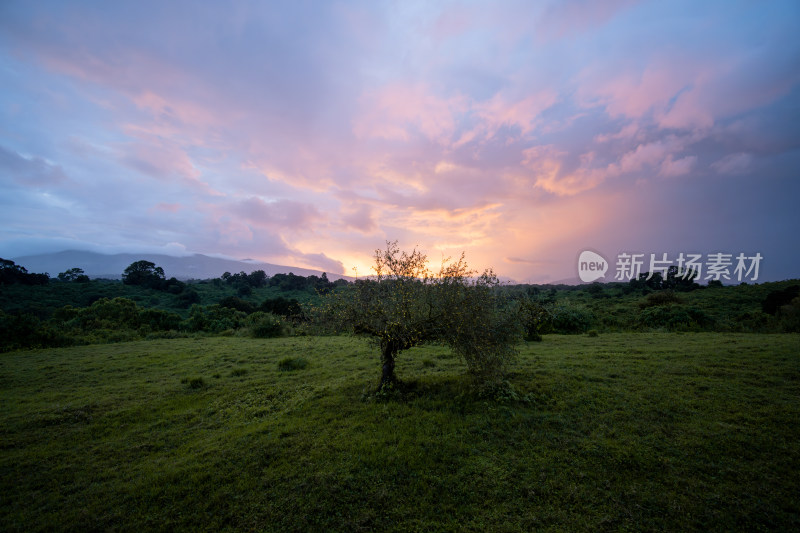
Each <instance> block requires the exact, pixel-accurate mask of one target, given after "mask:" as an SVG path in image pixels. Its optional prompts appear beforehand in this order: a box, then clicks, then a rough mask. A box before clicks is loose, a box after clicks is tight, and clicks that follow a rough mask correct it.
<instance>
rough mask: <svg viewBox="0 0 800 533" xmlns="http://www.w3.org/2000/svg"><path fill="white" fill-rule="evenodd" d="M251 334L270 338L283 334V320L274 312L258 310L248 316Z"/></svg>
mask: <svg viewBox="0 0 800 533" xmlns="http://www.w3.org/2000/svg"><path fill="white" fill-rule="evenodd" d="M248 323H249V325H250V336H251V337H254V338H256V339H270V338H273V337H280V336H281V335H283V321H282V320H281V318H280V317H279V316H276V315H273V314H272V313H264V312H263V311H257V312H255V313H253V314H252V315H250V317H249V318H248Z"/></svg>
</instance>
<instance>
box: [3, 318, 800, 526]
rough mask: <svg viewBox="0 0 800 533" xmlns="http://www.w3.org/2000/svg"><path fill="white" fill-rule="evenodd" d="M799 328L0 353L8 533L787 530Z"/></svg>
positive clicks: (796, 501) (232, 342)
mask: <svg viewBox="0 0 800 533" xmlns="http://www.w3.org/2000/svg"><path fill="white" fill-rule="evenodd" d="M799 353H800V335H798V334H745V333H663V332H640V333H602V334H600V335H599V336H588V335H569V336H564V335H545V336H544V340H543V341H542V342H536V343H526V344H523V345H522V346H521V353H520V355H519V358H518V360H517V362H516V363H515V364H514V365H513V366H512V367H511V369H510V370H511V372H510V374H509V375H508V383H507V384H506V385H505V386H504V387H501V388H500V389H498V390H497V391H494V392H492V391H487V390H486V389H477V388H475V387H474V386H473V385H472V384H471V382H470V379H469V377H468V376H467V375H465V365H464V363H463V362H462V361H461V360H460V359H458V358H455V357H453V356H452V355H451V354H450V353H449V351H448V350H447V349H446V348H444V347H439V346H426V347H419V348H414V349H412V350H409V351H407V352H403V353H402V354H401V355H400V358H399V359H398V365H397V373H398V376H399V377H400V378H401V379H402V380H404V382H405V386H404V387H403V388H402V390H401V391H399V392H397V393H396V394H388V395H382V396H379V397H376V396H375V395H374V394H373V392H374V390H375V386H376V384H377V380H378V378H379V372H380V369H379V363H378V353H377V351H376V350H375V348H374V347H372V346H370V345H369V344H367V343H366V342H364V341H362V340H358V339H355V338H352V337H345V336H341V337H314V336H307V337H288V338H287V337H284V338H275V339H252V338H243V337H199V336H198V337H190V338H177V339H155V340H149V341H136V342H122V343H117V344H103V345H89V346H73V347H66V348H50V349H39V350H27V351H11V352H7V353H3V354H0V406H2V410H1V411H0V448H2V453H1V454H0V480H1V481H0V483H2V487H0V494H1V495H2V496H0V529H2V530H4V531H45V530H48V531H49V530H90V531H94V530H118V531H133V530H143V529H144V530H183V531H225V530H253V531H530V530H544V531H548V530H552V531H561V530H569V531H589V530H591V531H597V530H623V531H624V530H636V531H642V530H644V531H647V530H668V531H686V530H704V531H705V530H712V531H730V530H751V531H753V530H787V531H788V530H797V529H799V528H800V498H799V497H798V494H800V477H798V475H797V472H798V470H800V446H798V443H799V441H800V425H798V421H800V357H799V356H798V354H799Z"/></svg>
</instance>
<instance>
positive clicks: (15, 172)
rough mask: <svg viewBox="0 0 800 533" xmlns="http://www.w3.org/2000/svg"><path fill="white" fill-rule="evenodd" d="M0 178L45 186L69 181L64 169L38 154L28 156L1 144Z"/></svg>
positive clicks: (27, 184)
mask: <svg viewBox="0 0 800 533" xmlns="http://www.w3.org/2000/svg"><path fill="white" fill-rule="evenodd" d="M0 178H2V179H3V181H13V182H16V183H17V184H19V185H26V186H34V187H45V186H48V185H56V184H61V183H64V182H65V181H67V176H66V174H64V170H63V169H62V168H61V167H60V166H58V165H55V164H53V163H50V162H49V161H46V160H45V159H43V158H41V157H37V156H30V157H26V156H23V155H21V154H19V153H17V152H15V151H13V150H9V149H7V148H5V147H3V146H0Z"/></svg>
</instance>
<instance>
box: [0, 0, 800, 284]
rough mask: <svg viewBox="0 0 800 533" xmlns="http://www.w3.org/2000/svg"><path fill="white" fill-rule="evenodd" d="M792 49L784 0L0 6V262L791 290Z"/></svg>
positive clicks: (795, 195)
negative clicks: (640, 271)
mask: <svg viewBox="0 0 800 533" xmlns="http://www.w3.org/2000/svg"><path fill="white" fill-rule="evenodd" d="M799 35H800V3H799V2H797V1H795V0H789V1H785V2H781V1H766V2H762V1H741V2H739V1H733V0H725V1H713V0H709V1H703V2H697V1H694V0H691V1H681V0H676V1H670V2H663V1H641V2H637V1H627V0H608V1H603V2H595V1H591V0H569V1H552V2H547V1H540V2H533V1H520V2H517V1H490V2H470V1H463V2H433V1H425V2H415V1H405V0H404V1H396V2H382V1H373V0H367V1H361V2H359V1H354V2H336V1H330V2H321V1H320V2H303V1H297V2H294V1H293V2H263V1H252V2H251V1H229V2H196V1H186V2H183V1H168V2H165V1H163V0H159V1H154V2H151V1H146V0H137V1H135V2H133V1H119V2H100V1H94V2H82V1H70V2H63V1H53V2H48V1H37V2H30V1H17V0H4V1H2V2H0V87H1V89H0V256H2V257H6V258H13V257H19V256H23V255H28V254H35V253H45V252H52V251H60V250H90V251H100V252H104V253H115V252H141V253H144V252H148V253H167V254H172V255H183V254H192V253H203V254H209V255H220V256H225V257H232V258H237V259H244V258H248V259H254V260H261V261H266V262H270V263H276V264H283V265H293V266H300V267H306V268H314V269H319V270H322V271H327V272H331V273H337V274H347V275H354V274H358V275H363V274H367V273H369V269H370V264H371V257H372V255H373V252H374V250H376V249H377V248H383V247H385V243H386V241H395V240H396V241H398V244H399V246H400V248H401V249H405V250H411V249H412V248H415V247H416V248H418V249H420V250H422V251H423V252H424V253H426V254H427V255H428V257H429V259H430V260H431V263H432V266H436V265H438V264H439V263H440V262H441V260H442V259H446V258H448V257H458V256H460V254H461V252H464V253H465V254H466V259H467V261H468V263H469V264H470V265H471V266H472V267H474V268H476V269H478V270H482V269H484V268H489V267H491V268H493V269H494V271H495V272H497V273H498V274H499V275H501V276H503V277H504V278H509V279H513V280H515V281H517V282H535V283H543V282H554V281H560V280H564V279H574V278H576V277H577V275H578V274H577V273H578V270H577V269H578V266H577V262H578V261H577V260H578V257H579V254H580V253H581V252H582V251H584V250H591V251H593V252H596V253H598V254H600V256H601V257H603V258H605V259H606V260H607V261H608V262H609V274H608V278H607V279H606V280H607V281H610V280H611V279H610V278H611V277H613V276H614V273H615V269H616V268H617V267H618V266H619V265H620V260H619V258H620V254H623V253H628V254H633V253H641V254H643V256H642V257H644V261H645V263H646V262H647V260H648V258H649V259H652V257H657V258H659V259H663V255H662V254H664V253H666V254H668V256H667V259H668V260H672V259H673V258H677V256H678V255H679V254H681V253H686V254H689V253H695V254H700V255H702V256H703V257H704V258H706V259H707V258H708V257H709V256H710V255H713V254H718V253H723V254H730V255H731V257H732V258H735V257H737V256H738V255H740V254H743V255H744V256H745V257H746V258H752V257H755V256H756V254H759V255H760V256H761V257H762V258H763V259H761V260H759V262H758V263H759V264H758V266H759V269H760V272H759V277H758V278H757V279H753V276H752V271H751V280H752V281H758V282H760V281H772V280H781V279H788V278H798V277H800V245H799V242H798V237H797V235H798V230H800V205H798V199H800V37H798V36H799ZM651 254H654V255H651ZM733 263H734V266H735V263H736V261H735V259H734V260H733ZM752 263H753V261H751V265H752ZM707 266H708V265H707ZM644 269H645V270H646V269H647V265H646V264H645V266H644ZM707 270H708V268H707ZM729 270H730V274H731V277H732V278H734V279H733V281H736V279H735V276H733V275H732V274H733V267H731V268H730V269H729ZM723 281H725V280H724V278H723ZM726 282H727V281H726Z"/></svg>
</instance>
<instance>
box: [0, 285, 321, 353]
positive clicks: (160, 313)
mask: <svg viewBox="0 0 800 533" xmlns="http://www.w3.org/2000/svg"><path fill="white" fill-rule="evenodd" d="M304 324H305V316H304V314H303V310H302V307H301V306H300V304H299V302H297V300H294V299H286V298H283V297H278V298H272V299H267V300H265V301H264V302H263V303H262V304H261V305H260V306H258V307H256V306H254V305H253V304H251V303H249V302H245V301H244V300H241V299H239V298H236V297H229V298H226V299H224V300H222V301H221V302H220V303H218V304H212V305H207V306H201V305H193V306H192V307H191V309H190V311H189V316H188V318H183V317H182V316H181V315H179V314H177V313H174V312H170V311H166V310H163V309H153V308H143V307H140V306H138V305H137V304H136V302H134V301H133V300H130V299H128V298H113V299H109V298H101V299H100V300H97V301H96V302H94V303H93V304H91V305H90V306H88V307H73V306H70V305H68V306H65V307H62V308H60V309H58V310H56V311H55V312H54V313H53V315H52V316H51V317H50V318H48V319H41V318H39V317H37V316H35V315H33V314H30V313H16V314H14V313H5V312H3V311H0V351H10V350H17V349H22V348H47V347H61V346H74V345H84V344H96V343H108V342H121V341H132V340H142V339H152V338H173V337H181V336H188V335H190V334H192V335H196V334H211V335H234V334H236V335H245V336H250V337H257V338H269V337H279V336H282V335H298V334H305V330H304Z"/></svg>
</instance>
